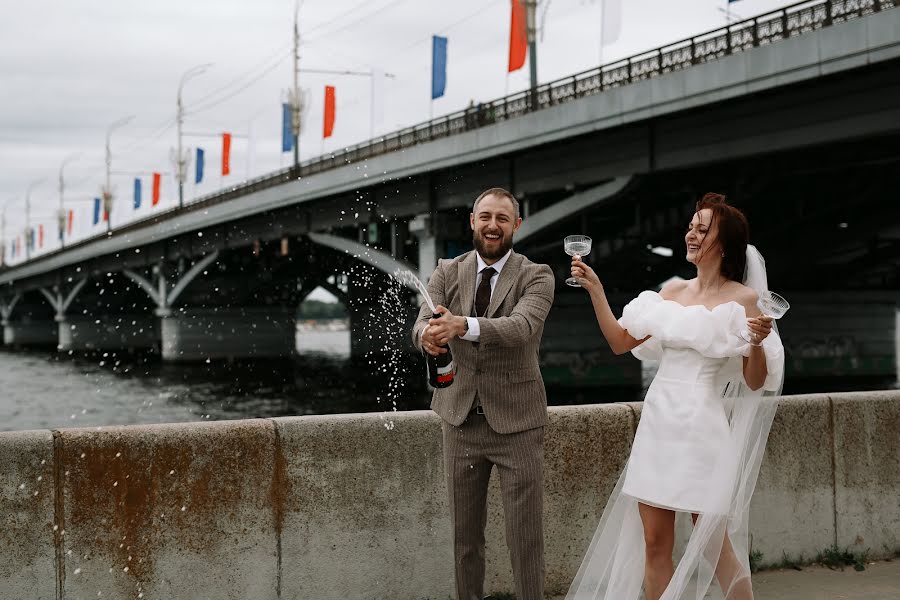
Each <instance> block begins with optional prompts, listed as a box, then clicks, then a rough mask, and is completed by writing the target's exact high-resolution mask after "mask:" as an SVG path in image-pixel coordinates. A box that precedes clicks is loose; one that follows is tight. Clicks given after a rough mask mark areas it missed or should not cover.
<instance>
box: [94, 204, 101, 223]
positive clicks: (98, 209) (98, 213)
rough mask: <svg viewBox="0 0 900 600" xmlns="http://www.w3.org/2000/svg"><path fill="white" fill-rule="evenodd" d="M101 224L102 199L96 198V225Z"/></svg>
mask: <svg viewBox="0 0 900 600" xmlns="http://www.w3.org/2000/svg"><path fill="white" fill-rule="evenodd" d="M99 222H100V198H94V225H96V224H97V223H99Z"/></svg>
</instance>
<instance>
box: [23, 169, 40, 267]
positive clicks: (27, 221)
mask: <svg viewBox="0 0 900 600" xmlns="http://www.w3.org/2000/svg"><path fill="white" fill-rule="evenodd" d="M43 182H44V177H41V178H40V179H37V180H35V181H32V182H31V184H29V186H28V190H27V191H26V192H25V260H30V259H31V242H32V235H33V234H34V232H33V231H32V230H31V190H33V189H34V188H35V186H37V185H38V184H40V183H43Z"/></svg>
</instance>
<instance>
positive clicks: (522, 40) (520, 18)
mask: <svg viewBox="0 0 900 600" xmlns="http://www.w3.org/2000/svg"><path fill="white" fill-rule="evenodd" d="M526 21H527V17H526V14H525V2H524V1H523V0H512V17H511V18H510V25H509V67H508V68H507V72H508V73H512V72H513V71H517V70H518V69H521V68H522V65H524V64H525V54H526V53H527V52H528V31H527V29H526V27H527V22H526Z"/></svg>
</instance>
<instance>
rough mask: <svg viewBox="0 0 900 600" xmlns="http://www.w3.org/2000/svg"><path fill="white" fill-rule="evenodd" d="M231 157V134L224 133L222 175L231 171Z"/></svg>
mask: <svg viewBox="0 0 900 600" xmlns="http://www.w3.org/2000/svg"><path fill="white" fill-rule="evenodd" d="M230 158H231V134H230V133H223V134H222V175H228V174H229V173H231V167H230V165H229V162H230V160H229V159H230Z"/></svg>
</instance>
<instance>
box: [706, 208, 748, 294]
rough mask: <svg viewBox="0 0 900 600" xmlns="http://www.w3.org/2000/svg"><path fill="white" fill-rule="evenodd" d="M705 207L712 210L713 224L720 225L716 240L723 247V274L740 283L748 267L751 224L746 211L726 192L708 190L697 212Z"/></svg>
mask: <svg viewBox="0 0 900 600" xmlns="http://www.w3.org/2000/svg"><path fill="white" fill-rule="evenodd" d="M704 208H708V209H710V210H711V211H712V221H711V222H710V228H712V224H713V223H716V224H717V226H718V234H717V236H716V241H717V242H718V244H719V246H720V247H721V249H722V253H723V254H724V256H723V257H722V276H723V277H725V278H727V279H731V280H732V281H737V282H738V283H740V282H741V281H742V280H743V279H744V270H745V269H746V268H747V244H748V243H749V241H750V224H749V223H748V222H747V217H746V216H744V213H742V212H741V211H740V209H737V208H735V207H733V206H731V205H730V204H728V200H727V199H726V197H725V195H724V194H716V193H714V192H707V193H706V194H704V195H703V197H702V198H701V199H700V201H699V202H697V206H696V212H700V211H701V210H703V209H704Z"/></svg>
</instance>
